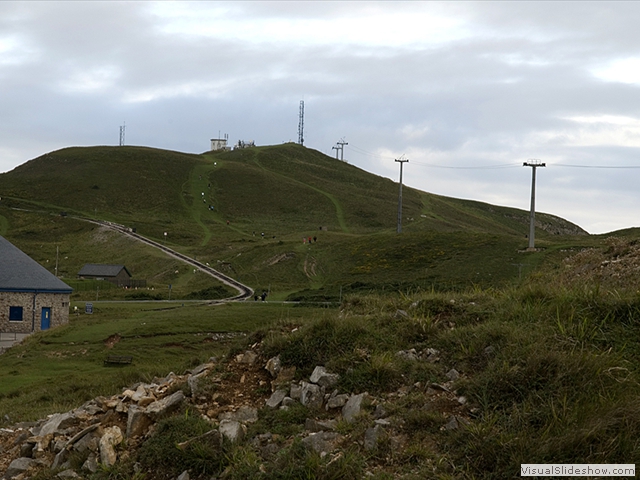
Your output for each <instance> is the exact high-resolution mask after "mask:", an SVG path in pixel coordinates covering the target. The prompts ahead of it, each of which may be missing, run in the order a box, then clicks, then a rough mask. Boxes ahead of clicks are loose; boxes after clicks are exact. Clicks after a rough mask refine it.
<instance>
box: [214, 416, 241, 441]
mask: <svg viewBox="0 0 640 480" xmlns="http://www.w3.org/2000/svg"><path fill="white" fill-rule="evenodd" d="M219 430H220V435H222V436H223V437H226V438H227V439H228V440H230V441H231V442H239V441H240V440H242V438H243V437H244V434H245V431H246V427H245V426H244V425H242V424H241V423H240V422H237V421H235V420H222V421H221V422H220V427H219Z"/></svg>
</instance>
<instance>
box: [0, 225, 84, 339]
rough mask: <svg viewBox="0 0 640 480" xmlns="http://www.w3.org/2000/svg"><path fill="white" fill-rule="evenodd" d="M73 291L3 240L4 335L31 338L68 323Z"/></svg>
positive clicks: (0, 309)
mask: <svg viewBox="0 0 640 480" xmlns="http://www.w3.org/2000/svg"><path fill="white" fill-rule="evenodd" d="M72 291H73V289H72V288H71V287H70V286H69V285H67V284H66V283H64V282H63V281H62V280H60V279H59V278H57V277H56V276H55V275H53V274H52V273H51V272H49V271H48V270H47V269H46V268H44V267H43V266H42V265H40V264H39V263H38V262H36V261H35V260H33V259H32V258H31V257H29V256H28V255H27V254H26V253H24V252H22V251H21V250H20V249H19V248H18V247H16V246H15V245H13V244H11V243H10V242H9V241H8V240H7V239H5V238H4V237H1V236H0V333H13V334H28V333H33V332H37V331H40V330H48V329H49V328H52V327H57V326H59V325H64V324H66V323H68V322H69V297H70V295H71V292H72Z"/></svg>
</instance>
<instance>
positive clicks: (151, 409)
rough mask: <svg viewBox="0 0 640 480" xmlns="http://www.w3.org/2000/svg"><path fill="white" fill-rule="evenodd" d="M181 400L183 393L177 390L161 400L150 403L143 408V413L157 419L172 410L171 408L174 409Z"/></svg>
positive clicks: (182, 399)
mask: <svg viewBox="0 0 640 480" xmlns="http://www.w3.org/2000/svg"><path fill="white" fill-rule="evenodd" d="M183 401H184V393H182V390H178V391H177V392H175V393H173V394H171V395H169V396H168V397H165V398H163V399H162V400H157V401H155V402H153V403H152V404H150V405H149V406H148V407H147V408H146V409H145V413H146V414H147V415H149V416H150V417H151V418H152V419H154V420H157V419H159V418H162V417H163V416H165V415H167V414H168V413H170V412H172V411H173V410H176V409H177V408H178V407H179V406H180V404H182V402H183Z"/></svg>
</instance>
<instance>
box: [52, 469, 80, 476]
mask: <svg viewBox="0 0 640 480" xmlns="http://www.w3.org/2000/svg"><path fill="white" fill-rule="evenodd" d="M56 477H57V478H80V475H78V474H77V473H76V472H74V471H73V470H72V469H70V468H68V469H67V470H63V471H62V472H60V473H59V474H57V475H56Z"/></svg>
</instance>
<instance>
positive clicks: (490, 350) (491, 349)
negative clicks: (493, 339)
mask: <svg viewBox="0 0 640 480" xmlns="http://www.w3.org/2000/svg"><path fill="white" fill-rule="evenodd" d="M495 353H496V349H495V347H493V346H492V345H489V346H488V347H487V348H485V349H484V354H485V355H486V356H487V357H492V356H493V355H494V354H495Z"/></svg>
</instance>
